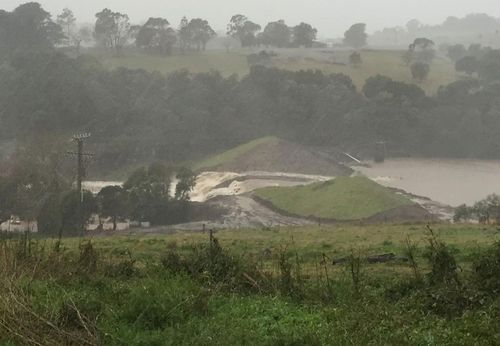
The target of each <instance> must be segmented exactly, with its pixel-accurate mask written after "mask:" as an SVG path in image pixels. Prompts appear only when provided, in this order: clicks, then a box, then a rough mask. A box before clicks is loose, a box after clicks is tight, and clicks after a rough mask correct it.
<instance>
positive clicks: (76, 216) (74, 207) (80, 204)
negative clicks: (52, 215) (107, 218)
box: [61, 191, 97, 235]
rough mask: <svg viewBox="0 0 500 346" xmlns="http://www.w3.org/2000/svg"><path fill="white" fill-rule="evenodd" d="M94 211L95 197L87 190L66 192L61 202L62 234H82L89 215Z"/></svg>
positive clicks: (95, 209)
mask: <svg viewBox="0 0 500 346" xmlns="http://www.w3.org/2000/svg"><path fill="white" fill-rule="evenodd" d="M96 211H97V206H96V202H95V198H94V196H93V195H92V193H90V192H89V191H83V192H82V193H81V194H80V192H79V191H70V192H68V193H66V195H65V196H64V197H63V199H62V202H61V217H62V232H63V234H64V235H75V234H82V232H83V231H84V229H85V225H86V224H87V221H88V220H89V218H90V216H91V215H92V213H94V212H96Z"/></svg>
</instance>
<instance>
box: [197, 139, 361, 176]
mask: <svg viewBox="0 0 500 346" xmlns="http://www.w3.org/2000/svg"><path fill="white" fill-rule="evenodd" d="M193 168H194V169H195V170H198V171H218V172H236V173H240V172H250V171H262V172H286V173H302V174H317V175H324V176H345V175H350V174H351V173H352V170H351V169H350V168H348V167H345V166H343V165H341V164H339V163H337V162H335V161H334V160H333V159H331V158H329V157H326V156H324V155H322V154H320V153H317V152H315V151H313V150H310V149H308V148H306V147H303V146H301V145H298V144H295V143H291V142H288V141H284V140H281V139H279V138H276V137H264V138H260V139H257V140H254V141H251V142H248V143H246V144H243V145H241V146H238V147H236V148H233V149H231V150H228V151H226V152H224V153H221V154H219V155H216V156H213V157H211V158H208V159H206V160H204V161H202V162H200V163H198V164H195V165H194V166H193Z"/></svg>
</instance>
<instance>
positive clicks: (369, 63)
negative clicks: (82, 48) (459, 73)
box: [103, 49, 457, 94]
mask: <svg viewBox="0 0 500 346" xmlns="http://www.w3.org/2000/svg"><path fill="white" fill-rule="evenodd" d="M256 51H258V50H256ZM268 51H273V52H275V53H276V56H274V57H273V58H272V61H273V65H274V66H275V67H278V68H281V69H285V70H291V71H298V70H307V69H313V70H316V69H317V70H321V71H323V72H324V73H344V74H346V75H348V76H350V77H351V78H352V80H353V81H354V83H355V85H356V87H357V88H358V90H361V88H362V87H363V85H364V83H365V81H366V79H367V78H369V77H372V76H375V75H378V74H381V75H384V76H387V77H390V78H392V79H394V80H396V81H401V82H406V83H413V82H414V80H413V79H412V76H411V73H410V69H409V67H408V66H406V65H405V64H403V61H402V59H401V56H402V54H403V51H398V50H363V51H362V52H361V58H362V60H363V63H362V64H361V65H360V66H358V67H353V66H350V65H349V54H350V52H349V51H342V50H331V49H324V50H319V49H308V50H301V49H269V50H268ZM251 53H252V51H250V50H237V51H233V52H230V53H227V52H226V51H225V50H213V51H207V52H204V53H198V54H189V55H174V56H171V57H159V56H150V55H143V54H138V53H130V54H127V55H125V56H123V57H106V58H103V63H104V65H105V66H106V67H107V68H110V69H113V68H117V67H122V66H123V67H128V68H143V69H145V70H148V71H159V72H162V73H170V72H174V71H177V70H180V69H187V70H188V71H190V72H192V73H199V72H209V71H211V70H217V71H220V72H221V73H222V74H223V75H225V76H229V75H232V74H238V75H239V76H243V75H246V74H247V73H248V72H249V69H250V68H249V65H248V63H247V55H249V54H251ZM456 79H457V78H456V72H455V70H454V66H453V64H452V63H451V62H450V61H448V60H447V59H440V58H436V59H435V60H434V62H433V63H432V64H431V73H430V75H429V78H428V79H427V80H426V81H425V82H423V83H422V84H421V85H420V86H421V87H422V88H423V89H425V90H426V91H427V92H428V93H431V94H433V93H435V92H436V90H437V89H438V88H439V86H441V85H445V84H449V83H451V82H454V81H455V80H456Z"/></svg>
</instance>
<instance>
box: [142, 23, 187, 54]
mask: <svg viewBox="0 0 500 346" xmlns="http://www.w3.org/2000/svg"><path fill="white" fill-rule="evenodd" d="M176 41H177V36H176V33H175V30H174V29H172V28H171V27H170V23H169V22H168V20H166V19H164V18H149V19H148V21H147V22H146V24H144V25H143V26H142V27H141V28H140V30H139V31H138V33H137V37H136V41H135V42H136V45H137V46H138V47H142V48H145V49H146V50H147V51H148V52H151V53H158V54H161V55H170V54H172V51H173V47H174V44H175V42H176Z"/></svg>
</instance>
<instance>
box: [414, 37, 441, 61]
mask: <svg viewBox="0 0 500 346" xmlns="http://www.w3.org/2000/svg"><path fill="white" fill-rule="evenodd" d="M434 47H435V43H434V41H432V40H430V39H428V38H426V37H419V38H416V39H415V40H414V41H413V43H412V44H410V45H409V46H408V52H407V54H408V57H409V61H410V62H423V63H426V64H430V63H431V62H432V60H434V57H435V56H436V50H435V49H434Z"/></svg>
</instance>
